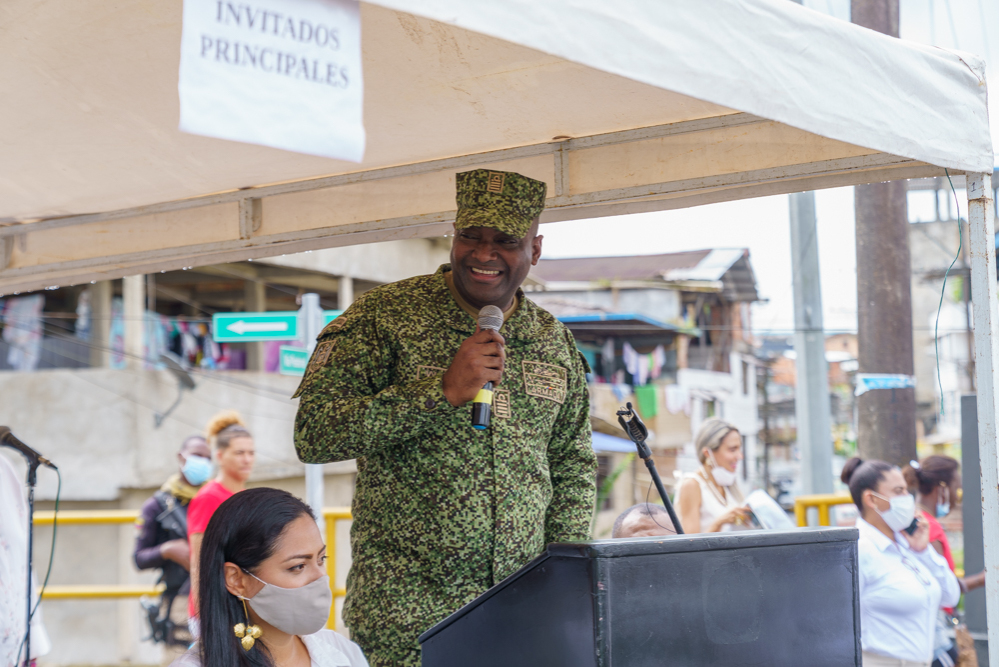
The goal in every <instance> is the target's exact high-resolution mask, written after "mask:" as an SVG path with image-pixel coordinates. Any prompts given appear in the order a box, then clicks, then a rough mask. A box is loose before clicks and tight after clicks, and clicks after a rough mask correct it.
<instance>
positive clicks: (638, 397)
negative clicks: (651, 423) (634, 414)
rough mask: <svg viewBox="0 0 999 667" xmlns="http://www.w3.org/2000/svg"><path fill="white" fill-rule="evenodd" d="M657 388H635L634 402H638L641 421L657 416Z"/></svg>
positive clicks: (652, 386) (651, 385) (649, 386)
mask: <svg viewBox="0 0 999 667" xmlns="http://www.w3.org/2000/svg"><path fill="white" fill-rule="evenodd" d="M658 395H659V388H658V387H657V386H656V385H654V384H649V385H645V386H644V387H635V401H637V402H638V413H639V414H640V415H642V418H643V419H651V418H652V417H655V416H656V415H657V414H659V401H658V400H657V397H658Z"/></svg>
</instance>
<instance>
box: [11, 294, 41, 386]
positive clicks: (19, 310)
mask: <svg viewBox="0 0 999 667" xmlns="http://www.w3.org/2000/svg"><path fill="white" fill-rule="evenodd" d="M44 307H45V296H44V295H42V294H33V295H31V296H22V297H12V298H9V299H7V301H6V303H4V309H3V323H4V326H3V340H4V342H5V343H7V345H9V346H10V349H9V350H8V351H7V363H8V364H10V365H11V367H12V368H13V369H14V370H16V371H33V370H35V369H36V368H38V360H39V359H40V358H41V356H42V309H43V308H44Z"/></svg>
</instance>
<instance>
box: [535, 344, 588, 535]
mask: <svg viewBox="0 0 999 667" xmlns="http://www.w3.org/2000/svg"><path fill="white" fill-rule="evenodd" d="M569 336H570V341H569V344H570V345H572V346H573V349H575V344H574V343H573V342H572V340H571V334H569ZM575 362H576V363H575V364H574V366H573V368H572V372H571V373H570V374H569V390H568V392H567V393H566V399H565V404H563V406H562V410H561V411H560V412H559V416H558V419H557V420H556V422H555V428H554V429H553V433H554V435H553V437H552V440H551V442H549V443H548V469H549V472H550V474H551V479H552V501H551V504H550V505H549V506H548V513H547V515H546V516H545V542H546V543H552V542H575V541H579V540H587V539H589V538H590V521H591V520H592V518H593V511H594V507H595V505H596V498H597V455H596V453H595V452H594V451H593V445H592V443H591V439H590V397H589V391H588V390H587V387H586V377H585V369H586V362H585V360H584V359H583V357H582V355H580V354H577V355H576V360H575Z"/></svg>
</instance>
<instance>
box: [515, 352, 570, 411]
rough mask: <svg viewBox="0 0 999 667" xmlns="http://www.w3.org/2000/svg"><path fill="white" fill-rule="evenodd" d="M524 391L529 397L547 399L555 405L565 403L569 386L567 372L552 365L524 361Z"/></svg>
mask: <svg viewBox="0 0 999 667" xmlns="http://www.w3.org/2000/svg"><path fill="white" fill-rule="evenodd" d="M523 368H524V391H525V392H527V394H529V395H531V396H537V397H539V398H547V399H548V400H550V401H555V402H556V403H559V404H561V403H564V402H565V394H566V391H567V389H568V386H569V372H568V371H567V370H566V369H565V368H563V367H561V366H555V365H554V364H545V363H542V362H540V361H524V362H523Z"/></svg>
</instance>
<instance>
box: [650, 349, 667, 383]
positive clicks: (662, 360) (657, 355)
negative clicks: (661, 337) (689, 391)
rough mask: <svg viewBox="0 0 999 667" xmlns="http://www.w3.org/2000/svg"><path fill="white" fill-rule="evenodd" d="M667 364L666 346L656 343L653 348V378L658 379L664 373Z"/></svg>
mask: <svg viewBox="0 0 999 667" xmlns="http://www.w3.org/2000/svg"><path fill="white" fill-rule="evenodd" d="M665 365H666V348H665V347H663V346H662V345H656V349H654V350H652V379H653V380H655V379H658V378H659V376H660V375H662V374H663V366H665Z"/></svg>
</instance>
